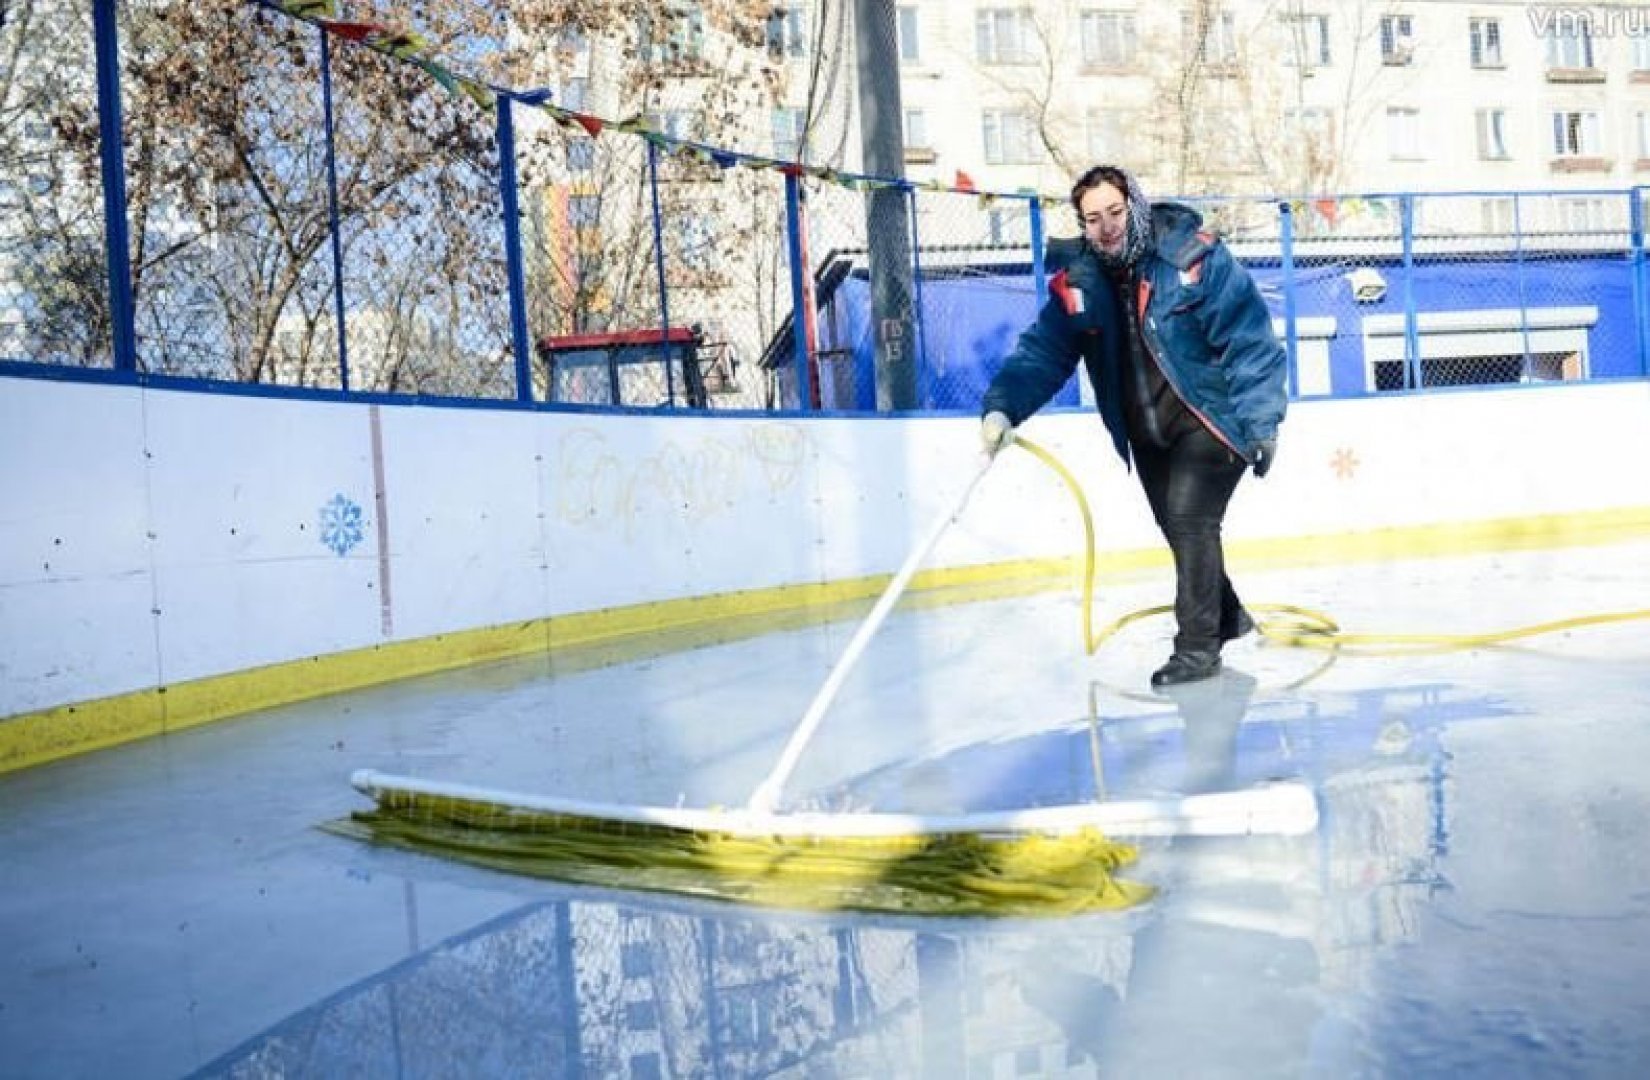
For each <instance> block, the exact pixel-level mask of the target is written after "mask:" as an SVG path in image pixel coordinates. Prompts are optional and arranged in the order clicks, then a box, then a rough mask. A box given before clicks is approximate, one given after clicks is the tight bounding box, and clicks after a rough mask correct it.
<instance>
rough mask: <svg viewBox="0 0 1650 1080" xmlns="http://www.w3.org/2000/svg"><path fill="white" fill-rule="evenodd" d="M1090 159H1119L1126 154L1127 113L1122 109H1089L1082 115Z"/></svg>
mask: <svg viewBox="0 0 1650 1080" xmlns="http://www.w3.org/2000/svg"><path fill="white" fill-rule="evenodd" d="M1083 134H1084V136H1085V139H1086V142H1087V143H1088V156H1089V160H1090V161H1121V160H1123V158H1124V157H1125V156H1126V154H1127V150H1128V147H1127V146H1126V145H1125V139H1126V138H1127V134H1128V126H1127V114H1125V113H1124V111H1123V110H1122V109H1090V110H1089V111H1088V113H1087V114H1086V115H1085V116H1084V117H1083Z"/></svg>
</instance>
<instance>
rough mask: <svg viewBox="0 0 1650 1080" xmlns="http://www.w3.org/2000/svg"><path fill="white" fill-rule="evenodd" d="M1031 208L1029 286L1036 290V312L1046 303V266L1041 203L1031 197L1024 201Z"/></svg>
mask: <svg viewBox="0 0 1650 1080" xmlns="http://www.w3.org/2000/svg"><path fill="white" fill-rule="evenodd" d="M1026 201H1027V202H1028V203H1029V204H1030V206H1031V286H1032V288H1034V289H1036V290H1037V310H1038V311H1041V310H1043V305H1044V304H1046V303H1048V282H1047V281H1045V280H1044V279H1043V274H1044V273H1045V271H1046V269H1047V268H1046V266H1045V265H1044V262H1043V247H1044V245H1045V243H1046V241H1045V240H1044V239H1043V203H1042V200H1040V199H1038V198H1037V196H1035V195H1033V196H1031V197H1030V198H1029V199H1027V200H1026Z"/></svg>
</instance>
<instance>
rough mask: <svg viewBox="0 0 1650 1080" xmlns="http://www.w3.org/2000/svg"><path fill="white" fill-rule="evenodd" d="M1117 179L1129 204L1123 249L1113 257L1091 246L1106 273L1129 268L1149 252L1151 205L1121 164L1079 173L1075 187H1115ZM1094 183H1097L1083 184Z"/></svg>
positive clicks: (1093, 245) (1131, 175)
mask: <svg viewBox="0 0 1650 1080" xmlns="http://www.w3.org/2000/svg"><path fill="white" fill-rule="evenodd" d="M1108 174H1112V175H1108ZM1118 177H1121V178H1122V179H1123V184H1122V187H1123V194H1124V196H1125V197H1126V198H1127V199H1128V203H1129V214H1128V222H1127V224H1126V225H1125V226H1124V231H1123V250H1122V251H1119V252H1118V253H1116V254H1115V255H1114V254H1112V253H1110V252H1107V251H1104V250H1102V249H1101V248H1100V246H1099V245H1098V244H1091V246H1092V247H1093V248H1094V253H1095V255H1097V256H1098V257H1099V259H1100V265H1101V266H1103V267H1105V268H1106V269H1107V270H1127V269H1131V268H1132V267H1133V266H1134V264H1135V263H1137V262H1139V261H1140V257H1141V256H1142V255H1144V254H1146V252H1148V251H1150V250H1151V249H1152V204H1151V200H1149V199H1147V198H1146V192H1145V191H1144V190H1143V189H1142V188H1141V187H1140V181H1138V180H1136V179H1135V178H1134V174H1133V173H1131V172H1129V171H1128V170H1127V169H1125V168H1123V167H1122V166H1121V165H1100V166H1096V167H1095V168H1093V169H1090V170H1089V171H1088V172H1087V173H1085V174H1083V178H1082V179H1081V180H1079V181H1078V182H1077V184H1078V186H1079V187H1082V188H1084V190H1087V189H1088V188H1090V187H1097V186H1099V184H1101V183H1110V184H1113V185H1116V183H1117V178H1118ZM1096 180H1097V181H1098V182H1088V183H1085V181H1096Z"/></svg>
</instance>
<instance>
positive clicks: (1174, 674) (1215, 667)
mask: <svg viewBox="0 0 1650 1080" xmlns="http://www.w3.org/2000/svg"><path fill="white" fill-rule="evenodd" d="M1219 674H1220V654H1219V653H1217V652H1214V653H1183V652H1177V653H1175V654H1174V655H1173V656H1171V657H1169V662H1168V663H1167V664H1164V665H1163V666H1162V667H1160V668H1158V669H1157V670H1156V671H1154V672H1152V685H1153V686H1155V687H1164V686H1179V685H1180V684H1181V683H1189V682H1197V681H1199V680H1200V679H1211V678H1213V677H1214V676H1216V675H1219Z"/></svg>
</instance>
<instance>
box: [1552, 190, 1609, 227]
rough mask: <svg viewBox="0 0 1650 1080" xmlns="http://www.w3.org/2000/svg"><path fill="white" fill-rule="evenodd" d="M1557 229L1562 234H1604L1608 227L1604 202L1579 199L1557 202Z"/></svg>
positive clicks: (1592, 199)
mask: <svg viewBox="0 0 1650 1080" xmlns="http://www.w3.org/2000/svg"><path fill="white" fill-rule="evenodd" d="M1558 227H1559V229H1560V231H1562V232H1571V233H1590V232H1604V231H1605V230H1606V229H1607V228H1608V227H1609V214H1608V212H1607V211H1606V210H1605V207H1604V200H1603V199H1600V198H1593V197H1588V198H1579V199H1560V200H1558Z"/></svg>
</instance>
